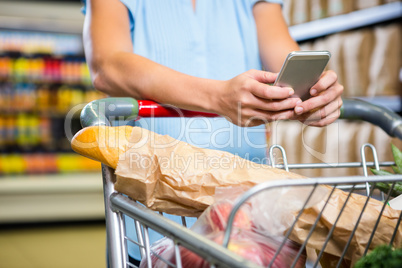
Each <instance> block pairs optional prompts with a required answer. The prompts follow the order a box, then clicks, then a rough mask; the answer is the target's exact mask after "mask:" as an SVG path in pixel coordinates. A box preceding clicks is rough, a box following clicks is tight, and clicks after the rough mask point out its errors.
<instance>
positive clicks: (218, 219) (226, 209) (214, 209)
mask: <svg viewBox="0 0 402 268" xmlns="http://www.w3.org/2000/svg"><path fill="white" fill-rule="evenodd" d="M232 209H233V205H232V204H231V203H229V202H226V201H223V202H219V203H216V204H213V205H212V206H211V207H210V208H209V211H208V214H209V217H210V219H211V222H212V224H213V226H214V227H216V228H217V229H218V230H221V231H222V230H225V229H226V226H227V221H228V219H229V215H230V212H231V211H232ZM208 214H207V215H208ZM233 226H234V227H237V228H239V229H244V230H249V229H250V228H251V221H250V217H249V213H247V211H246V210H245V209H244V208H240V209H239V210H238V211H237V213H236V216H235V218H234V221H233Z"/></svg>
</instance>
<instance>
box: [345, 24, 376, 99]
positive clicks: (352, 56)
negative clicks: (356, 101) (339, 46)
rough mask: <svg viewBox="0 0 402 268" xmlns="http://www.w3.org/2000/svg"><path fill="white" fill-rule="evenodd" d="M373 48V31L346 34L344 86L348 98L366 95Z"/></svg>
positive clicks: (366, 30)
mask: <svg viewBox="0 0 402 268" xmlns="http://www.w3.org/2000/svg"><path fill="white" fill-rule="evenodd" d="M373 47H374V35H373V31H372V30H371V29H367V28H366V29H361V30H359V31H352V32H349V33H346V34H345V38H344V49H343V62H344V68H345V81H344V86H345V88H346V93H347V95H348V96H365V95H366V90H367V87H368V84H369V77H368V72H369V67H370V58H371V55H372V53H373Z"/></svg>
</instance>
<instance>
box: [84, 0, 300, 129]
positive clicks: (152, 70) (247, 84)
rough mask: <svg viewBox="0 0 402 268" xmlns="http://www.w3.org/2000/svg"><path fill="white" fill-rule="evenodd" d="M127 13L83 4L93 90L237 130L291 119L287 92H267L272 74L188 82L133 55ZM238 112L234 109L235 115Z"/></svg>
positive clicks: (115, 3)
mask: <svg viewBox="0 0 402 268" xmlns="http://www.w3.org/2000/svg"><path fill="white" fill-rule="evenodd" d="M129 27H130V25H129V17H128V10H127V8H126V7H125V6H124V5H123V4H122V3H121V2H120V1H119V0H88V1H87V14H86V18H85V23H84V31H83V40H84V48H85V55H86V59H87V62H88V65H89V68H90V71H91V77H92V80H93V84H94V86H95V88H96V89H98V90H100V91H103V92H105V93H107V94H109V95H111V96H131V97H134V98H137V99H151V100H154V101H157V102H160V103H166V104H172V105H175V106H177V107H179V108H183V109H189V110H197V111H207V112H213V113H217V114H220V115H222V116H225V117H227V118H228V119H229V120H231V121H232V122H233V123H235V124H237V125H241V126H253V125H258V124H262V123H264V122H269V121H272V120H276V119H288V118H290V117H292V116H293V115H294V112H293V108H294V107H295V105H296V100H295V99H289V98H287V97H288V96H289V95H291V94H293V90H291V89H289V88H280V87H271V86H268V85H267V84H266V83H272V82H273V81H274V80H275V78H276V74H272V73H269V72H264V71H257V70H250V71H248V72H245V73H243V74H240V75H239V76H236V77H234V78H233V79H230V80H226V81H219V80H211V79H203V78H197V77H193V76H189V75H186V74H183V73H180V72H177V71H175V70H172V69H170V68H168V67H165V66H162V65H160V64H158V63H155V62H153V61H151V60H149V59H147V58H144V57H142V56H139V55H137V54H135V51H134V53H133V45H132V42H131V38H130V28H129ZM239 107H240V109H239Z"/></svg>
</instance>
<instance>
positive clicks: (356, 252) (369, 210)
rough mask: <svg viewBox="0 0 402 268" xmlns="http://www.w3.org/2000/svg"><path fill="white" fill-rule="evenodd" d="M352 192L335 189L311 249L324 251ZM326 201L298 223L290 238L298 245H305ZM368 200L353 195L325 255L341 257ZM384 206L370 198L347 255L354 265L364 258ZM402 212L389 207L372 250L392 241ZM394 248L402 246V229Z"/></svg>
mask: <svg viewBox="0 0 402 268" xmlns="http://www.w3.org/2000/svg"><path fill="white" fill-rule="evenodd" d="M347 196H348V193H347V192H344V191H342V190H339V189H335V191H334V193H333V195H332V197H331V198H330V200H329V201H328V205H327V206H326V208H325V209H324V212H323V214H322V216H321V218H320V220H319V222H318V225H317V227H316V229H315V231H314V232H313V235H312V236H311V238H310V239H309V240H308V243H307V246H309V247H311V248H314V249H316V250H321V248H322V246H323V244H324V241H325V239H326V237H327V234H328V232H329V230H330V229H331V228H332V226H333V225H334V224H335V221H336V219H337V216H338V215H339V213H340V211H341V208H342V206H343V204H344V203H345V200H346V199H347ZM326 199H327V198H325V199H324V200H323V201H322V202H320V203H319V204H317V205H316V206H314V207H312V208H309V209H307V210H306V211H305V212H304V213H303V214H302V216H301V217H300V219H299V221H298V222H297V223H296V226H295V230H294V231H293V232H292V234H291V236H290V238H291V239H292V240H294V241H296V242H299V243H303V242H304V241H305V240H306V238H307V235H308V233H309V231H310V229H311V227H312V226H313V224H314V222H315V220H316V218H317V216H318V214H319V213H320V211H322V210H323V207H324V205H325V200H326ZM366 199H367V197H365V196H362V195H358V194H352V195H351V197H350V199H349V201H348V203H347V204H348V205H347V206H346V207H345V210H344V211H343V213H342V214H341V217H340V218H339V221H338V222H337V223H336V227H335V229H334V232H333V234H332V236H331V239H330V240H329V243H328V244H327V246H326V248H325V252H326V253H329V254H331V255H334V256H338V257H339V256H341V255H342V252H343V250H344V248H345V246H346V244H347V242H348V240H349V237H350V234H351V233H352V231H353V229H354V227H355V226H356V223H357V220H358V217H359V215H360V212H361V211H362V209H363V206H364V203H365V202H366ZM382 206H383V203H382V202H380V201H378V200H375V199H372V198H371V199H370V200H369V202H368V205H367V207H366V209H365V210H364V213H363V216H362V218H361V220H360V223H359V225H358V227H357V229H356V232H355V234H354V237H353V239H352V240H351V243H350V246H349V248H348V251H347V253H346V255H345V258H346V259H347V260H350V261H351V262H352V266H353V265H354V263H355V262H356V261H357V260H358V259H359V258H361V257H362V256H363V253H364V250H365V247H366V245H367V243H368V241H369V238H370V235H371V233H372V231H373V230H374V226H375V224H376V221H377V219H378V217H379V215H380V211H381V209H382ZM400 213H401V212H400V211H397V210H393V209H392V208H391V207H389V206H386V207H385V209H384V212H383V215H382V217H381V220H380V222H379V225H378V227H377V229H376V232H375V234H374V237H373V240H372V242H371V244H370V250H372V249H374V248H375V247H376V246H378V245H383V244H388V243H389V242H390V240H391V237H392V234H393V233H394V231H395V227H396V224H397V222H398V218H399V215H400ZM393 246H395V247H398V248H400V247H402V226H399V228H398V230H397V232H396V236H395V239H394V243H393Z"/></svg>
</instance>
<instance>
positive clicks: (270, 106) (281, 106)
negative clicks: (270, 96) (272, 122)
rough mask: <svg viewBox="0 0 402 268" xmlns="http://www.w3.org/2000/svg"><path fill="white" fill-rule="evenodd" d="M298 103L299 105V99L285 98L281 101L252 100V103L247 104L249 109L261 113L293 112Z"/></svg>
mask: <svg viewBox="0 0 402 268" xmlns="http://www.w3.org/2000/svg"><path fill="white" fill-rule="evenodd" d="M298 103H301V100H300V99H299V98H286V99H281V100H267V99H262V98H253V102H252V103H250V104H249V107H252V108H254V109H258V110H262V111H271V112H278V111H283V110H293V109H294V108H295V106H296V105H297V104H298Z"/></svg>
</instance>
